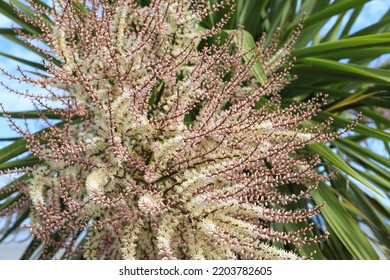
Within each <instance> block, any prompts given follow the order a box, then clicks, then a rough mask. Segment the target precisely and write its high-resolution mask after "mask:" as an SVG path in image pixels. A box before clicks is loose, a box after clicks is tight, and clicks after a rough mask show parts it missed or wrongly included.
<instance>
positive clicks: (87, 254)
mask: <svg viewBox="0 0 390 280" xmlns="http://www.w3.org/2000/svg"><path fill="white" fill-rule="evenodd" d="M30 2H31V5H32V6H33V7H34V9H35V10H36V12H37V17H36V18H35V19H34V20H31V19H29V21H31V23H33V24H34V25H35V26H37V27H39V29H40V30H41V31H42V32H41V33H37V34H35V35H26V34H20V36H22V37H23V38H25V40H26V42H31V43H32V42H33V41H34V40H33V39H38V40H40V41H42V42H46V44H47V45H48V46H49V48H48V49H40V51H42V52H44V53H45V54H47V59H46V60H45V67H46V68H47V73H48V75H47V74H45V75H42V76H40V77H39V78H31V77H29V76H27V75H25V74H24V72H22V71H21V75H20V76H19V77H13V78H14V79H18V80H19V81H22V82H27V83H29V84H32V85H35V86H39V87H40V88H42V90H43V91H44V92H46V94H42V95H39V96H38V95H31V94H29V93H27V94H26V97H30V98H32V99H33V101H34V102H35V103H37V104H38V105H39V107H40V108H41V109H45V110H48V111H51V112H54V113H56V114H57V115H60V116H61V119H62V122H61V123H60V124H58V125H55V126H51V128H50V129H47V130H45V131H42V132H40V133H38V134H33V133H31V132H29V131H28V130H25V129H22V128H20V127H18V126H17V125H16V123H14V122H12V119H10V121H11V123H12V124H13V126H14V128H15V129H17V130H18V131H19V132H20V133H21V134H22V135H23V136H24V137H25V138H26V139H27V143H28V148H29V150H30V151H31V152H32V153H34V154H35V155H37V156H39V157H40V158H41V159H42V161H43V163H42V164H40V165H39V166H38V167H36V168H33V169H32V170H27V172H28V173H27V174H28V176H29V178H28V180H26V181H23V182H19V183H18V184H20V186H19V188H21V189H23V190H24V191H25V192H26V193H27V195H28V196H29V199H30V200H31V209H32V211H33V214H32V222H31V225H30V228H31V233H32V234H33V235H34V236H35V237H37V238H38V239H39V240H40V241H42V242H43V243H44V248H45V251H44V252H43V253H42V256H41V257H42V258H53V257H54V256H55V255H56V254H57V255H56V256H57V257H58V254H59V253H58V252H61V253H60V257H61V258H72V257H77V256H82V257H83V258H86V259H237V258H238V259H297V258H300V256H299V255H298V254H297V253H296V252H294V251H292V250H282V249H277V248H276V247H275V246H273V244H274V242H275V241H279V242H281V243H282V244H283V243H284V244H287V246H288V248H290V249H292V248H295V250H296V251H297V250H298V249H299V248H301V247H302V246H303V245H305V244H307V243H312V242H318V241H319V240H320V239H321V238H323V237H324V236H326V235H327V233H324V235H323V236H318V237H317V236H312V235H310V236H308V235H307V234H306V233H307V232H310V231H311V225H309V226H307V227H305V228H302V229H300V230H298V231H290V232H283V231H276V230H274V229H273V226H272V225H273V224H275V223H298V222H301V221H304V220H306V219H308V218H311V216H312V215H314V214H316V213H318V211H319V208H320V207H321V206H316V207H314V208H313V209H303V210H295V211H287V210H285V206H287V205H290V204H291V203H295V202H297V201H299V200H301V199H307V197H309V192H310V190H312V189H314V188H316V187H317V185H318V183H319V182H321V181H323V180H326V179H327V178H326V177H325V176H324V175H321V174H318V173H316V172H315V171H314V167H315V166H316V165H317V164H318V158H317V157H316V156H313V155H307V153H306V154H305V153H299V152H297V151H299V150H301V149H302V148H304V147H305V146H306V145H307V144H310V143H313V142H317V141H327V140H330V139H333V138H335V137H337V134H336V133H330V132H328V128H329V124H330V121H329V122H327V123H323V124H319V125H311V126H310V125H309V122H308V121H309V120H310V118H311V117H312V116H313V115H315V114H316V113H317V112H318V111H319V109H320V106H321V103H323V102H324V98H323V97H321V96H318V98H317V99H314V100H311V101H308V102H306V103H300V104H299V105H294V104H292V105H291V106H289V107H287V108H284V109H281V107H280V97H279V95H278V92H279V91H280V90H281V89H282V88H283V87H284V86H285V85H286V84H287V83H288V81H289V79H290V78H289V75H288V70H289V68H290V66H287V67H285V68H284V70H281V71H278V69H277V68H278V67H279V66H280V64H281V63H286V62H287V60H286V58H287V57H288V56H289V55H290V53H291V45H292V44H293V41H294V37H293V39H291V41H290V42H288V43H287V44H286V45H285V46H284V47H283V46H282V51H280V50H279V51H277V50H276V49H272V48H270V49H263V48H262V46H260V45H259V47H258V49H256V50H249V51H248V50H247V51H246V52H245V51H244V48H243V47H242V45H243V41H242V38H243V36H242V34H243V31H241V30H236V31H233V32H230V33H229V35H227V36H225V37H226V38H225V39H224V40H220V41H218V43H215V44H213V45H207V44H203V45H204V47H202V48H201V49H200V48H199V47H198V45H199V42H201V41H202V40H203V41H206V39H208V38H210V37H211V36H214V37H215V36H216V35H217V34H220V31H221V29H222V26H223V25H224V22H225V21H226V20H227V19H228V16H226V18H225V19H223V20H222V21H221V22H220V23H219V24H217V25H216V27H214V29H211V30H207V31H201V30H199V29H198V23H199V22H200V21H201V20H202V19H204V18H205V17H206V16H207V15H208V14H210V13H213V12H214V11H216V10H218V9H220V8H221V7H223V5H230V4H229V3H227V2H226V1H225V2H224V1H222V2H223V3H224V4H223V5H222V4H220V5H218V4H217V5H214V6H210V5H209V4H208V1H189V0H167V1H158V0H152V1H151V3H150V4H149V5H147V6H144V7H141V6H139V5H138V4H137V1H132V0H120V1H108V0H107V1H106V0H96V1H87V2H86V3H85V2H84V3H83V4H82V3H81V2H78V1H67V0H64V1H60V0H55V1H54V3H53V9H51V10H48V9H46V8H43V7H41V6H39V5H37V4H36V3H35V2H34V1H30ZM274 45H275V44H274ZM37 48H38V47H37ZM250 54H255V55H252V56H251V57H250V59H246V60H244V59H243V58H244V57H246V58H248V55H250ZM259 59H261V61H262V63H263V65H264V66H265V69H266V73H267V75H268V77H267V81H266V82H264V83H263V84H260V83H259V82H258V81H257V80H256V79H255V77H254V76H253V74H252V72H251V68H252V66H253V64H254V63H255V62H256V61H257V60H259ZM287 64H288V63H287ZM4 72H5V71H4ZM6 74H7V73H6ZM8 75H9V74H8ZM47 100H55V101H57V102H60V103H61V106H58V107H55V108H54V106H50V105H49V104H48V102H47ZM42 118H43V119H45V114H44V111H42ZM9 172H12V170H10V171H9ZM288 185H289V186H293V185H297V186H301V188H300V189H301V190H302V191H299V192H297V193H291V192H288V191H286V190H288V189H287V188H286V186H288ZM302 186H305V187H304V188H302ZM80 240H82V241H81V242H80ZM288 244H290V245H288ZM48 248H50V250H49V249H48ZM61 249H62V251H61Z"/></svg>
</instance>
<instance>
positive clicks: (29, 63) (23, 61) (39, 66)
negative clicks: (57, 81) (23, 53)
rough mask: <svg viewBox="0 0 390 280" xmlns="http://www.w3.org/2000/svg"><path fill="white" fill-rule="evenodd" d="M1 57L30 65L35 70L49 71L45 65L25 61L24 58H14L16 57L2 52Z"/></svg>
mask: <svg viewBox="0 0 390 280" xmlns="http://www.w3.org/2000/svg"><path fill="white" fill-rule="evenodd" d="M0 55H1V56H4V57H7V58H10V59H13V60H15V61H19V62H21V63H23V64H26V65H29V66H31V67H34V68H37V69H40V70H43V71H46V70H47V69H46V67H45V66H44V65H43V64H40V63H36V62H33V61H30V60H26V59H23V58H20V57H17V56H14V55H11V54H8V53H5V52H0Z"/></svg>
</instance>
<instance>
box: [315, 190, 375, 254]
mask: <svg viewBox="0 0 390 280" xmlns="http://www.w3.org/2000/svg"><path fill="white" fill-rule="evenodd" d="M311 194H312V196H313V198H314V200H315V201H316V203H317V204H320V203H323V202H326V206H325V207H323V208H322V209H321V213H322V214H323V215H324V217H325V218H326V221H327V223H328V224H329V225H330V227H331V228H332V229H333V231H334V232H335V233H336V234H337V236H338V237H339V238H340V240H341V241H342V242H343V244H344V245H345V246H346V247H347V248H348V250H349V251H350V252H351V253H352V255H353V256H354V257H355V258H356V259H359V260H378V259H379V256H378V254H377V253H376V251H375V249H374V248H373V247H372V245H371V244H370V242H369V241H368V239H367V237H366V236H365V235H364V234H363V232H362V231H361V229H360V228H359V225H358V223H357V222H356V220H354V219H353V218H352V217H351V215H350V214H349V213H348V212H347V211H346V210H345V209H344V207H342V205H341V204H340V202H339V201H338V200H337V198H336V196H335V195H334V194H333V193H332V192H331V191H330V189H329V187H328V186H326V185H325V184H320V186H319V188H318V189H317V190H314V191H312V192H311Z"/></svg>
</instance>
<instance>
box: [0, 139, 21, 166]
mask: <svg viewBox="0 0 390 280" xmlns="http://www.w3.org/2000/svg"><path fill="white" fill-rule="evenodd" d="M27 151H28V150H27V148H26V140H25V139H20V140H17V141H15V142H14V143H12V144H11V145H8V146H6V147H4V148H2V149H0V163H4V162H6V161H7V160H9V159H11V158H14V157H17V156H19V155H21V154H23V153H24V152H27Z"/></svg>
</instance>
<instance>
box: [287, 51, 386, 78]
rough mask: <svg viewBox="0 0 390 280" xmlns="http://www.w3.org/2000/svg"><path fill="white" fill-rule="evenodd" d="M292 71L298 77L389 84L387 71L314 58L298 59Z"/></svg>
mask: <svg viewBox="0 0 390 280" xmlns="http://www.w3.org/2000/svg"><path fill="white" fill-rule="evenodd" d="M292 71H293V72H295V73H297V74H298V75H306V76H310V77H316V78H317V77H327V78H332V79H335V80H342V81H346V80H347V81H348V80H352V81H360V82H375V83H385V84H388V83H390V75H389V71H386V70H382V69H372V68H368V67H364V66H360V65H353V64H350V63H348V64H344V63H340V62H336V61H332V60H327V59H322V58H314V57H310V58H303V59H300V60H299V65H296V66H295V67H294V68H293V69H292Z"/></svg>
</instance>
